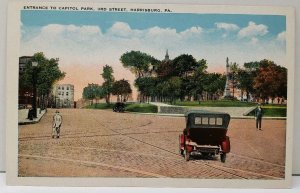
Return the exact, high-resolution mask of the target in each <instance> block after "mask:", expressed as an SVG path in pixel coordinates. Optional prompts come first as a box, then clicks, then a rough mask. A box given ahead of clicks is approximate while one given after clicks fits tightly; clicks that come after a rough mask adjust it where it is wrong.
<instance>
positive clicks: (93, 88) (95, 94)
mask: <svg viewBox="0 0 300 193" xmlns="http://www.w3.org/2000/svg"><path fill="white" fill-rule="evenodd" d="M104 97H105V93H104V91H103V89H102V87H101V86H99V85H98V84H88V86H86V87H84V89H83V93H82V98H83V99H86V100H90V101H91V104H93V101H94V99H96V103H98V100H99V99H102V98H104Z"/></svg>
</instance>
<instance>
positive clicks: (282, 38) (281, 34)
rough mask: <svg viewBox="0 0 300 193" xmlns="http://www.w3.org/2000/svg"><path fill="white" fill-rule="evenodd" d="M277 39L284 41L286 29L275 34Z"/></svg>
mask: <svg viewBox="0 0 300 193" xmlns="http://www.w3.org/2000/svg"><path fill="white" fill-rule="evenodd" d="M277 40H278V41H280V42H284V41H285V40H286V31H283V32H281V33H279V34H278V35H277Z"/></svg>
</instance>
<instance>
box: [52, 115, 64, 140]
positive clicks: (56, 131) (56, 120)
mask: <svg viewBox="0 0 300 193" xmlns="http://www.w3.org/2000/svg"><path fill="white" fill-rule="evenodd" d="M61 124H62V116H61V115H60V114H59V111H58V110H57V111H56V112H55V115H54V116H53V128H52V138H54V137H56V138H59V135H60V127H61Z"/></svg>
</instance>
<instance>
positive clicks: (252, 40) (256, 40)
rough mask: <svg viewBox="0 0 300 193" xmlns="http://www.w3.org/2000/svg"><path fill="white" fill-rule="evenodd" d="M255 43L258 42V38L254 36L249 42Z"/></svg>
mask: <svg viewBox="0 0 300 193" xmlns="http://www.w3.org/2000/svg"><path fill="white" fill-rule="evenodd" d="M257 43H258V39H257V38H255V37H253V38H251V41H250V44H252V45H255V44H257Z"/></svg>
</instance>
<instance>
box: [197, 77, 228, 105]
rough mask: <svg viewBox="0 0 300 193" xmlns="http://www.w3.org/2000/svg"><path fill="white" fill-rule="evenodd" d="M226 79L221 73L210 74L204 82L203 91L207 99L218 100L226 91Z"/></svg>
mask: <svg viewBox="0 0 300 193" xmlns="http://www.w3.org/2000/svg"><path fill="white" fill-rule="evenodd" d="M225 83H226V77H225V76H224V75H222V74H219V73H208V74H206V76H205V78H204V80H203V89H204V91H205V92H206V93H207V98H208V99H210V100H216V99H217V98H218V97H219V96H220V95H222V93H223V91H224V89H225Z"/></svg>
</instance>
